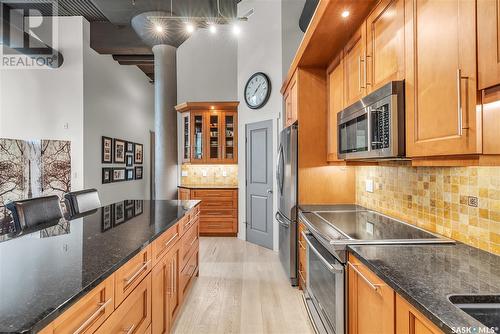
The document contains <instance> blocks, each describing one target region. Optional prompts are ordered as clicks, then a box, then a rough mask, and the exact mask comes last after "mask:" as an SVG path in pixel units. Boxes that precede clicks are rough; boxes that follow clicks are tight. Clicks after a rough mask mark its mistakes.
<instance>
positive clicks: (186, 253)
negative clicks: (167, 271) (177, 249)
mask: <svg viewBox="0 0 500 334" xmlns="http://www.w3.org/2000/svg"><path fill="white" fill-rule="evenodd" d="M181 242H182V245H181V254H180V257H181V267H180V268H181V269H183V268H184V267H185V266H186V264H187V262H188V260H189V258H190V255H192V253H193V251H194V249H196V248H198V245H199V225H198V222H195V223H194V224H193V225H191V227H190V229H189V230H188V231H187V232H186V234H184V236H183V237H182V241H181Z"/></svg>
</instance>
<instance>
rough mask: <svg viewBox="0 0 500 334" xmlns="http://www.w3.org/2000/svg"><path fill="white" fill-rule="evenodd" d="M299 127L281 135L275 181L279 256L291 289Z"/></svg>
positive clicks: (294, 263) (293, 281)
mask: <svg viewBox="0 0 500 334" xmlns="http://www.w3.org/2000/svg"><path fill="white" fill-rule="evenodd" d="M297 131H298V126H297V124H293V125H291V126H289V127H287V128H285V129H283V130H282V131H281V133H280V145H279V149H278V161H277V165H276V179H277V185H278V211H277V212H276V220H277V222H278V224H279V255H280V261H281V264H282V265H283V268H284V269H285V271H286V273H287V274H288V275H289V277H290V282H291V284H292V285H297V282H298V279H297V265H298V264H297V186H298V184H297V162H298V159H297V156H298V141H297V138H298V136H297Z"/></svg>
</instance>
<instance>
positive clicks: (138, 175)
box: [135, 167, 142, 180]
mask: <svg viewBox="0 0 500 334" xmlns="http://www.w3.org/2000/svg"><path fill="white" fill-rule="evenodd" d="M135 179H136V180H142V167H135Z"/></svg>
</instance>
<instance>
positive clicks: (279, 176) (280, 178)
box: [276, 144, 283, 195]
mask: <svg viewBox="0 0 500 334" xmlns="http://www.w3.org/2000/svg"><path fill="white" fill-rule="evenodd" d="M282 166H283V145H282V144H280V147H279V149H278V159H277V161H276V183H277V184H278V190H279V192H280V195H282V194H283V174H282V173H283V167H282Z"/></svg>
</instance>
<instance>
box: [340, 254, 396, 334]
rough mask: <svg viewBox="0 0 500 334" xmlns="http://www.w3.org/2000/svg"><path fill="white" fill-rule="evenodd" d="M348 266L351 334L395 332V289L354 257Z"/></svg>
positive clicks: (350, 259)
mask: <svg viewBox="0 0 500 334" xmlns="http://www.w3.org/2000/svg"><path fill="white" fill-rule="evenodd" d="M348 267H349V269H348V270H349V271H348V275H349V279H348V281H349V292H348V294H349V297H348V298H349V313H348V314H349V333H351V334H357V333H359V334H364V333H394V316H395V313H394V296H395V293H394V290H392V289H391V288H389V287H388V286H387V285H386V284H385V283H384V282H383V281H382V280H380V278H378V277H377V276H376V275H375V274H374V273H372V272H371V271H370V270H368V269H367V268H366V267H365V266H364V265H363V264H361V263H360V262H359V261H358V260H357V259H356V258H354V257H353V256H352V255H350V256H349V262H348Z"/></svg>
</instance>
